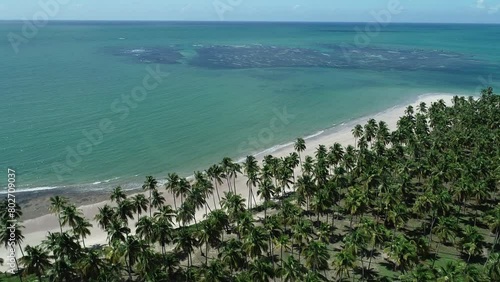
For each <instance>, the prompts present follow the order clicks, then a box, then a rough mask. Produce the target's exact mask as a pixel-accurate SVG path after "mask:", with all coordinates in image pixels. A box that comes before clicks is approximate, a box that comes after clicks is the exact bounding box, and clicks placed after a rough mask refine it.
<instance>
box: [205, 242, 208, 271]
mask: <svg viewBox="0 0 500 282" xmlns="http://www.w3.org/2000/svg"><path fill="white" fill-rule="evenodd" d="M205 265H208V242H207V243H205Z"/></svg>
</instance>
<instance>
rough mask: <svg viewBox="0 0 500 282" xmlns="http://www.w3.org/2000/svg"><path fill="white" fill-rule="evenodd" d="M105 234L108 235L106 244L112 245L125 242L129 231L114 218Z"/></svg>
mask: <svg viewBox="0 0 500 282" xmlns="http://www.w3.org/2000/svg"><path fill="white" fill-rule="evenodd" d="M106 232H107V233H108V243H109V244H114V243H117V242H122V241H125V237H126V236H128V234H129V233H130V229H129V228H128V227H127V225H126V224H125V223H124V222H123V221H121V220H119V219H118V218H114V219H112V220H111V221H110V223H109V225H108V226H107V228H106Z"/></svg>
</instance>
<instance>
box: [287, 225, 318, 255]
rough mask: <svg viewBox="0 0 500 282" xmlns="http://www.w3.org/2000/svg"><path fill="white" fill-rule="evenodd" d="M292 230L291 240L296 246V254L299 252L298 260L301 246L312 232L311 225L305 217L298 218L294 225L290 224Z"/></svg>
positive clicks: (306, 241)
mask: <svg viewBox="0 0 500 282" xmlns="http://www.w3.org/2000/svg"><path fill="white" fill-rule="evenodd" d="M292 231H293V236H292V238H293V241H294V243H295V244H296V245H297V246H298V250H299V251H298V254H299V261H300V254H301V252H302V247H303V246H304V243H308V241H309V238H310V237H311V236H312V234H313V225H312V222H311V221H310V220H307V219H304V220H302V219H299V220H298V221H297V222H296V223H295V225H293V226H292Z"/></svg>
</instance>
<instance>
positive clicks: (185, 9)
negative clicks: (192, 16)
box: [181, 3, 193, 13]
mask: <svg viewBox="0 0 500 282" xmlns="http://www.w3.org/2000/svg"><path fill="white" fill-rule="evenodd" d="M191 6H193V3H189V4H187V5H186V6H184V7H182V9H181V12H182V13H184V12H185V11H187V10H189V8H191Z"/></svg>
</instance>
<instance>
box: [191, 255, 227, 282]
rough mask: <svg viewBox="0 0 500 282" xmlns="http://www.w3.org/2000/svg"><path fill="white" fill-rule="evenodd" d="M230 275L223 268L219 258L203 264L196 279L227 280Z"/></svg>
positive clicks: (210, 281)
mask: <svg viewBox="0 0 500 282" xmlns="http://www.w3.org/2000/svg"><path fill="white" fill-rule="evenodd" d="M230 276H231V275H230V274H229V273H228V271H227V270H226V269H225V267H224V264H223V263H222V262H221V261H219V260H214V261H212V262H210V264H208V265H207V264H205V265H204V267H202V268H200V270H199V272H198V275H197V279H196V281H200V282H228V281H230V278H229V277H230Z"/></svg>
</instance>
